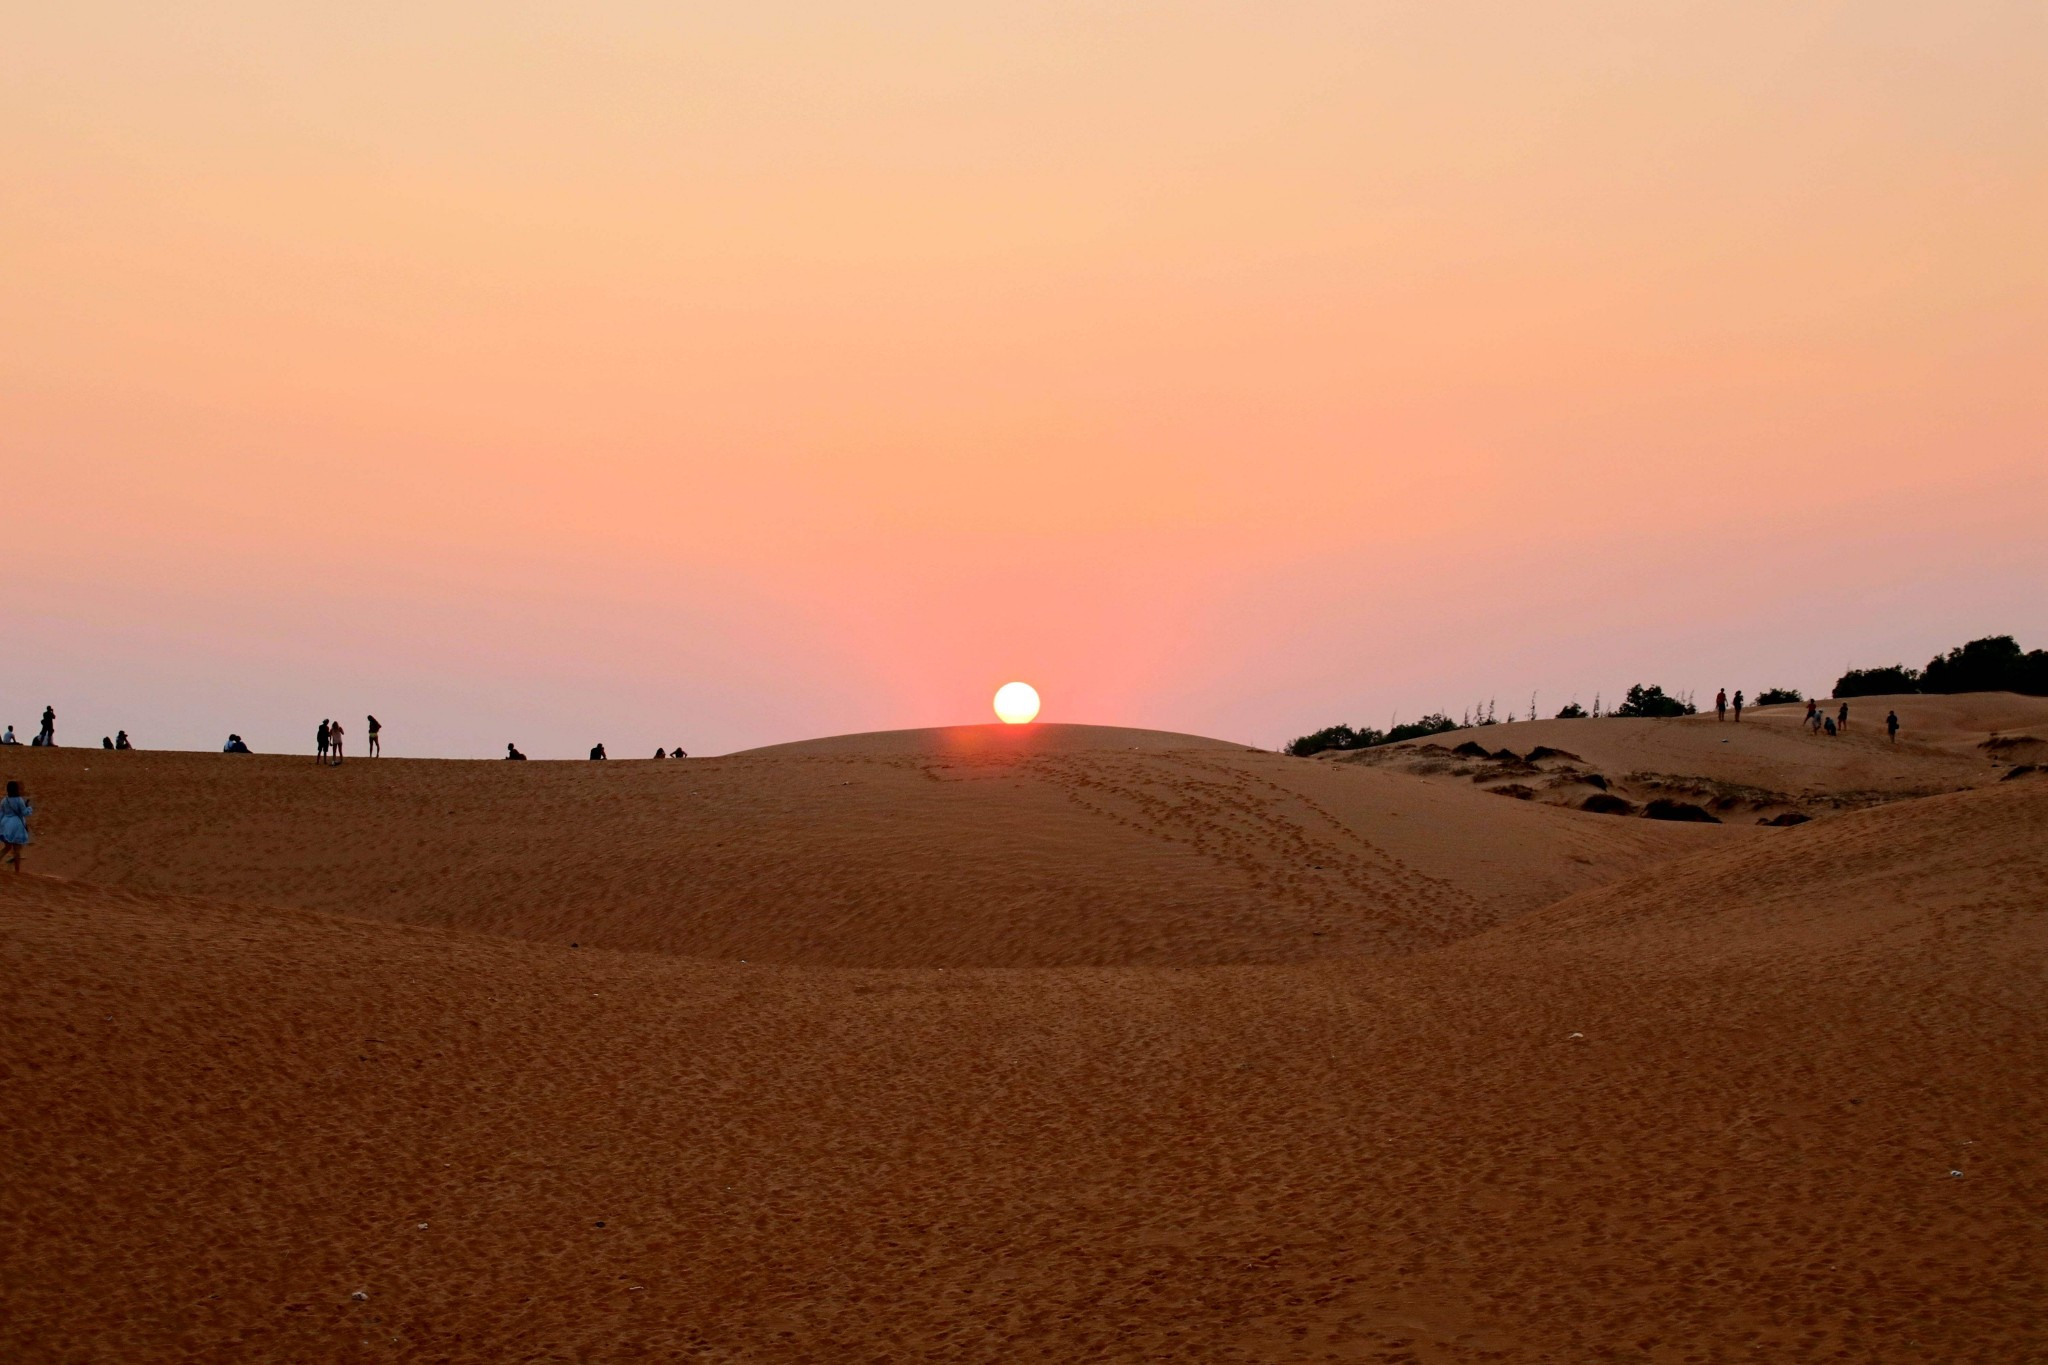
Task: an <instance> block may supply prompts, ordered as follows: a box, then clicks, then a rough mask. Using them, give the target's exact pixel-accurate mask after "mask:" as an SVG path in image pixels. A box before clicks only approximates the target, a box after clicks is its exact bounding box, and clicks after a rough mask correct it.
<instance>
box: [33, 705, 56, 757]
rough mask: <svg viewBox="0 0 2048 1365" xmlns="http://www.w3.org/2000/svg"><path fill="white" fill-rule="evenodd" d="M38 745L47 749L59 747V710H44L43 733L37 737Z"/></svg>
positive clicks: (45, 708) (49, 708) (53, 708)
mask: <svg viewBox="0 0 2048 1365" xmlns="http://www.w3.org/2000/svg"><path fill="white" fill-rule="evenodd" d="M36 743H37V744H38V745H39V746H41V747H42V748H45V749H54V748H56V747H57V708H56V707H54V706H45V707H44V708H43V732H42V733H41V734H39V735H37V736H36Z"/></svg>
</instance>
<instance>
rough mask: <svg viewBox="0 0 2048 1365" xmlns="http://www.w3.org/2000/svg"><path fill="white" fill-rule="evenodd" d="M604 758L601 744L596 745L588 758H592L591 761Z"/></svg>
mask: <svg viewBox="0 0 2048 1365" xmlns="http://www.w3.org/2000/svg"><path fill="white" fill-rule="evenodd" d="M604 756H605V754H604V745H602V744H600V745H598V746H597V747H596V748H594V749H592V750H591V751H590V757H591V758H592V759H593V760H594V759H600V758H603V757H604Z"/></svg>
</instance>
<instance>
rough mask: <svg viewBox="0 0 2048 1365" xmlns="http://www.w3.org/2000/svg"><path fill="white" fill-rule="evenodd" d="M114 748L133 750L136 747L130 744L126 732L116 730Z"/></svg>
mask: <svg viewBox="0 0 2048 1365" xmlns="http://www.w3.org/2000/svg"><path fill="white" fill-rule="evenodd" d="M114 747H115V748H116V749H132V748H134V747H135V746H134V745H133V744H130V743H129V742H128V732H127V731H126V730H116V731H114Z"/></svg>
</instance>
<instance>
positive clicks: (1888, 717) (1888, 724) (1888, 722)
mask: <svg viewBox="0 0 2048 1365" xmlns="http://www.w3.org/2000/svg"><path fill="white" fill-rule="evenodd" d="M1884 732H1885V733H1886V734H1888V735H1890V736H1891V737H1892V743H1894V744H1897V743H1898V742H1899V713H1898V712H1896V711H1887V712H1885V713H1884Z"/></svg>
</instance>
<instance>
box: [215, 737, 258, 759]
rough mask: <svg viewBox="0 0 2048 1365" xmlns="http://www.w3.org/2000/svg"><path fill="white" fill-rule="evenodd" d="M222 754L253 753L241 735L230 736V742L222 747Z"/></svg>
mask: <svg viewBox="0 0 2048 1365" xmlns="http://www.w3.org/2000/svg"><path fill="white" fill-rule="evenodd" d="M221 752H222V753H224V754H246V753H250V752H253V751H252V750H251V749H250V748H249V746H248V745H247V744H244V743H243V742H242V737H241V736H240V735H229V736H228V742H227V743H226V744H224V745H222V746H221Z"/></svg>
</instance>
